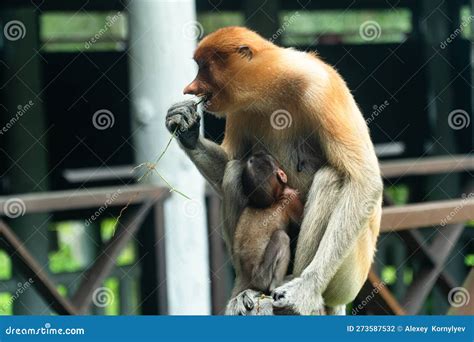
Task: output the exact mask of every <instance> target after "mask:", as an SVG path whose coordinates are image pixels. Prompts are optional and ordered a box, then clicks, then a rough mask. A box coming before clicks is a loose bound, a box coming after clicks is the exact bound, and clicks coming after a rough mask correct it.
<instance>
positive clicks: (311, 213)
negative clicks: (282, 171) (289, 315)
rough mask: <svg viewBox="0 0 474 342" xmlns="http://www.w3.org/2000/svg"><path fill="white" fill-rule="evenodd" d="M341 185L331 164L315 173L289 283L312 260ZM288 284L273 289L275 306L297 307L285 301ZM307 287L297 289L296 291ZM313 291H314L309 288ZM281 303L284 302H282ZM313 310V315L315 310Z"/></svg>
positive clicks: (290, 308) (287, 308)
mask: <svg viewBox="0 0 474 342" xmlns="http://www.w3.org/2000/svg"><path fill="white" fill-rule="evenodd" d="M341 184H342V180H341V177H340V176H339V175H338V174H337V173H336V172H335V171H334V170H333V169H332V168H330V167H323V168H321V169H320V170H318V172H317V173H316V175H315V177H314V180H313V183H312V185H311V188H310V191H309V193H308V198H307V201H306V206H305V211H304V215H303V221H302V224H301V229H300V233H299V235H298V241H297V245H296V252H295V262H294V267H293V276H294V278H293V279H292V280H290V281H289V282H287V283H286V284H291V283H292V282H293V281H294V280H295V279H299V277H300V275H301V273H302V272H303V270H304V269H305V268H306V267H307V266H308V265H309V264H310V263H311V261H312V260H313V258H314V256H315V254H316V251H317V249H318V247H319V244H320V242H321V239H322V237H323V235H324V231H325V229H326V226H327V224H328V222H329V219H330V215H331V213H332V212H333V210H334V208H335V207H336V204H337V201H338V199H339V198H340V189H341ZM286 284H284V285H283V286H281V287H278V288H276V289H275V290H274V292H273V298H274V300H275V303H276V304H277V305H276V307H278V308H283V309H285V310H287V311H291V310H293V309H297V308H293V307H291V306H292V305H290V304H289V303H287V302H286V301H285V302H283V299H284V296H285V295H286V294H287V290H286V289H285V285H286ZM280 290H281V291H280ZM305 290H306V289H295V291H305ZM310 291H312V290H311V289H310ZM279 302H280V303H281V305H279ZM286 304H288V305H286ZM307 304H308V305H309V306H310V305H312V304H310V303H307ZM312 309H314V308H310V307H308V310H312ZM323 312H324V311H323V310H321V311H320V312H318V313H319V314H322V313H323ZM299 313H301V312H299ZM312 313H313V314H314V313H315V312H312Z"/></svg>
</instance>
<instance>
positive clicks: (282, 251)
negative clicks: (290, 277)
mask: <svg viewBox="0 0 474 342" xmlns="http://www.w3.org/2000/svg"><path fill="white" fill-rule="evenodd" d="M289 263H290V238H289V237H288V234H286V233H285V231H283V230H277V231H275V232H273V234H272V236H271V238H270V240H269V241H268V244H267V247H266V248H265V252H264V254H263V259H262V261H261V263H260V264H259V265H258V266H257V267H255V269H254V270H253V274H252V280H251V283H252V288H256V289H259V290H261V291H263V292H267V291H272V290H273V289H274V288H275V287H276V286H278V285H280V284H281V283H282V281H283V279H284V278H285V275H286V271H287V270H288V264H289Z"/></svg>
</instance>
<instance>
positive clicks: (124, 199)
mask: <svg viewBox="0 0 474 342" xmlns="http://www.w3.org/2000/svg"><path fill="white" fill-rule="evenodd" d="M166 192H168V189H166V188H162V187H156V186H150V185H144V184H143V185H142V184H139V185H130V186H123V187H104V188H91V189H80V190H66V191H50V192H43V193H29V194H23V195H21V194H20V195H13V196H0V216H4V215H5V214H6V212H5V209H6V206H5V203H6V201H8V200H9V199H11V198H13V197H14V198H18V199H20V200H21V201H22V202H23V203H24V204H25V214H33V213H44V212H52V211H60V210H73V209H83V208H94V207H100V206H104V205H106V204H107V206H123V205H126V204H135V203H141V202H143V201H145V200H147V199H150V198H157V197H159V196H161V195H162V194H164V193H166Z"/></svg>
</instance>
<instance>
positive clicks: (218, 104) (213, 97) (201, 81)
mask: <svg viewBox="0 0 474 342" xmlns="http://www.w3.org/2000/svg"><path fill="white" fill-rule="evenodd" d="M198 52H199V53H198ZM222 58H223V57H220V56H219V55H218V54H215V53H214V54H213V53H212V52H209V51H203V52H202V51H199V50H198V51H197V53H196V55H195V57H194V59H195V61H196V63H197V65H198V67H199V70H198V73H197V76H196V78H195V79H194V80H193V81H192V82H191V83H190V84H188V85H187V86H186V88H184V94H192V95H197V96H200V97H204V109H205V110H206V111H208V112H211V113H213V114H216V115H219V114H223V113H224V112H225V111H227V110H228V109H229V108H228V106H227V105H226V104H229V103H231V102H232V100H231V98H230V92H229V91H228V89H227V87H226V85H227V82H226V81H227V80H226V77H225V76H226V75H225V72H224V65H223V64H224V61H223V60H222Z"/></svg>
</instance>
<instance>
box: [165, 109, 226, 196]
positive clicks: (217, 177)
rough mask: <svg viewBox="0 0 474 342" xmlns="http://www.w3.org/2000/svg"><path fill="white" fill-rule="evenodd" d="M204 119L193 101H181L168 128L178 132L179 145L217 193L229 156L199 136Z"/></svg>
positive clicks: (172, 111)
mask: <svg viewBox="0 0 474 342" xmlns="http://www.w3.org/2000/svg"><path fill="white" fill-rule="evenodd" d="M200 120H201V117H200V116H199V114H198V112H197V104H196V102H195V101H193V100H187V101H183V102H179V103H177V104H175V105H173V106H171V108H170V109H169V110H168V114H167V115H166V127H167V128H168V130H169V131H170V132H171V133H175V135H176V137H177V138H178V141H179V143H180V146H181V147H182V149H183V150H184V151H185V152H186V154H187V155H188V156H189V158H190V159H191V161H192V162H193V163H194V164H195V165H196V167H197V168H198V170H199V172H201V174H202V175H203V176H204V178H206V180H207V181H208V182H209V183H210V184H211V185H212V187H213V188H214V189H215V190H216V191H217V193H218V194H220V195H222V180H223V177H224V170H225V167H226V164H227V162H228V157H227V153H226V152H225V151H224V149H223V148H222V147H220V146H219V145H217V144H216V143H214V142H212V141H210V140H208V139H206V138H204V137H203V136H202V135H200V132H199V127H200Z"/></svg>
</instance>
